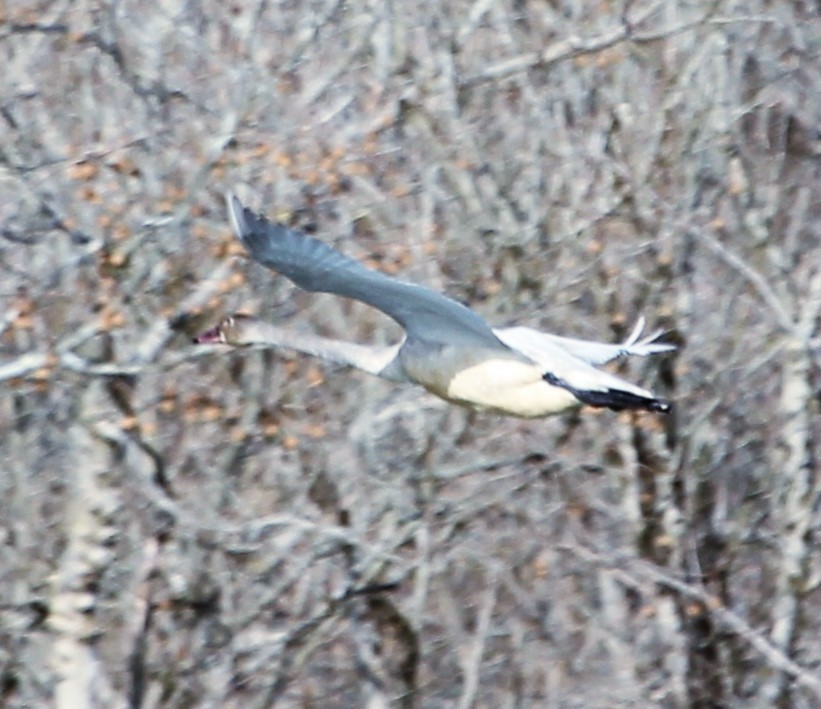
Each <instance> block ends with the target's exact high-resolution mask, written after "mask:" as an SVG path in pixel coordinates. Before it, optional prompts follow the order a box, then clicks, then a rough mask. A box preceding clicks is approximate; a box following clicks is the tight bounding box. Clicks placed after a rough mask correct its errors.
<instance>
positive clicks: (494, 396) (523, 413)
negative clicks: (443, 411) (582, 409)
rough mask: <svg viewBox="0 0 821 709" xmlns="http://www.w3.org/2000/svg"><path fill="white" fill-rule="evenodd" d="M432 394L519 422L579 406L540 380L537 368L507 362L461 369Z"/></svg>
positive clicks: (554, 387) (524, 363)
mask: <svg viewBox="0 0 821 709" xmlns="http://www.w3.org/2000/svg"><path fill="white" fill-rule="evenodd" d="M434 393H437V394H439V395H440V396H442V395H444V397H445V398H447V399H449V400H451V401H454V402H457V403H460V404H464V405H466V406H471V407H474V408H478V409H490V410H493V411H498V412H501V413H505V414H509V415H512V416H520V417H522V418H540V417H543V416H550V415H551V414H557V413H559V412H561V411H565V410H567V409H569V408H573V407H576V406H578V405H579V400H578V399H577V398H576V397H575V396H573V394H571V393H570V392H569V391H567V390H566V389H562V388H561V387H556V386H552V385H550V384H548V383H547V382H546V381H544V379H542V371H541V368H540V367H538V366H535V365H533V364H528V363H527V362H517V361H516V360H511V359H491V360H487V361H485V362H481V363H480V364H476V365H473V366H472V367H468V368H467V369H463V370H462V371H460V372H459V373H458V374H457V375H456V376H454V377H453V378H452V379H451V380H450V382H449V383H448V385H447V390H446V392H438V391H435V392H434Z"/></svg>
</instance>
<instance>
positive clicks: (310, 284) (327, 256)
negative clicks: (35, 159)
mask: <svg viewBox="0 0 821 709" xmlns="http://www.w3.org/2000/svg"><path fill="white" fill-rule="evenodd" d="M227 203H228V213H229V215H230V218H231V223H232V225H233V228H234V231H235V232H236V234H237V236H238V237H239V239H240V241H242V243H243V244H244V245H245V248H246V249H248V252H249V253H250V254H251V257H252V258H253V259H254V260H255V261H259V262H260V263H261V264H263V265H265V266H267V267H268V268H271V269H273V270H274V271H276V272H277V273H281V274H282V275H283V276H285V277H286V278H288V279H290V280H291V281H293V282H294V283H295V284H296V285H298V286H299V287H300V288H303V289H305V290H307V291H314V292H323V293H334V294H335V295H341V296H344V297H347V298H353V299H354V300H359V301H361V302H363V303H367V304H368V305H371V306H373V307H375V308H377V309H379V310H381V311H382V312H383V313H385V314H386V315H388V316H390V317H391V318H393V319H394V320H396V322H398V323H399V324H400V325H401V326H402V327H403V328H404V329H405V331H406V332H407V336H408V339H415V340H420V341H424V342H429V343H431V344H443V345H445V344H447V345H454V344H458V345H466V346H472V347H475V346H481V347H485V348H494V349H503V350H508V347H507V346H506V345H504V344H503V343H502V342H501V341H500V340H499V339H498V338H497V337H496V335H494V334H493V330H492V329H491V328H490V326H488V325H487V323H485V321H484V320H482V318H481V317H479V315H477V314H476V313H474V312H473V311H472V310H470V309H469V308H467V307H465V306H464V305H462V304H461V303H458V302H457V301H455V300H452V299H451V298H448V297H447V296H444V295H441V294H439V293H436V292H435V291H432V290H430V289H429V288H424V287H422V286H418V285H414V284H411V283H404V282H402V281H399V280H397V279H395V278H391V277H390V276H386V275H385V274H383V273H379V272H378V271H373V270H371V269H369V268H366V267H365V266H363V265H362V264H361V263H359V262H358V261H355V260H354V259H352V258H349V257H348V256H345V255H344V254H342V253H340V252H339V251H337V250H336V249H334V248H331V247H330V246H328V245H327V244H324V243H322V242H321V241H317V240H316V239H313V238H311V237H310V236H307V235H305V234H302V233H301V232H298V231H295V230H293V229H289V228H288V227H285V226H282V225H280V224H274V223H272V222H270V221H268V220H267V219H266V218H265V217H263V216H261V215H258V214H255V213H254V212H252V211H251V210H250V209H248V208H247V207H244V206H243V205H242V203H241V202H240V201H239V200H238V199H237V198H236V197H235V196H234V195H231V194H229V195H228V197H227Z"/></svg>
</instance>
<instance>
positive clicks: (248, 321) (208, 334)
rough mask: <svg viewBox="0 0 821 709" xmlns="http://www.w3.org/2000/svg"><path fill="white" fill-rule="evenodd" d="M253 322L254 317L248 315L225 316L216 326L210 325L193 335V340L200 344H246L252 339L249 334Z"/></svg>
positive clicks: (254, 320)
mask: <svg viewBox="0 0 821 709" xmlns="http://www.w3.org/2000/svg"><path fill="white" fill-rule="evenodd" d="M255 322H257V320H256V318H252V317H251V316H250V315H242V314H237V315H232V316H231V317H228V318H225V320H223V321H222V322H221V323H220V324H219V325H217V326H216V327H212V328H211V329H210V330H206V331H205V332H203V333H202V334H201V335H198V336H197V337H195V338H194V342H196V343H197V344H200V345H206V344H207V345H211V344H224V345H247V344H249V343H250V342H252V341H253V340H252V339H251V338H249V335H250V334H252V330H253V325H254V323H255Z"/></svg>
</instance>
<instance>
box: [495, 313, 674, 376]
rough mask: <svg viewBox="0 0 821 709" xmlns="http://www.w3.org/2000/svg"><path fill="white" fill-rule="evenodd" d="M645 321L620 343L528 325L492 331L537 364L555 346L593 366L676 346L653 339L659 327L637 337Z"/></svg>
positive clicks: (657, 335)
mask: <svg viewBox="0 0 821 709" xmlns="http://www.w3.org/2000/svg"><path fill="white" fill-rule="evenodd" d="M644 324H645V323H644V318H643V317H641V318H639V320H638V322H637V323H636V325H635V326H634V327H633V331H632V332H631V333H630V336H629V337H628V338H627V339H626V340H625V341H624V342H622V343H621V344H608V343H604V342H592V341H590V340H577V339H574V338H572V337H561V336H559V335H551V334H549V333H547V332H539V331H538V330H533V329H531V328H529V327H507V328H497V329H495V330H494V331H493V332H494V333H495V334H496V336H497V337H498V338H499V339H500V340H501V341H502V342H504V343H505V344H506V345H508V346H509V347H511V348H512V349H514V350H518V351H519V352H521V353H522V354H524V355H525V356H527V357H529V358H530V359H532V360H533V361H535V362H538V363H539V364H543V363H544V362H543V360H545V359H547V360H550V358H552V357H555V356H556V354H555V353H556V348H557V347H559V348H561V349H563V350H565V351H566V352H568V353H570V354H571V355H573V356H574V357H577V358H578V359H581V360H583V361H584V362H587V363H588V364H594V365H598V364H605V363H606V362H610V361H611V360H614V359H618V358H619V357H626V356H628V355H635V356H638V357H646V356H647V355H652V354H658V353H660V352H670V351H671V350H674V349H676V346H675V345H671V344H668V343H665V342H655V340H656V339H657V338H658V337H659V336H661V335H662V334H663V331H662V330H656V331H655V332H653V333H652V334H650V335H648V336H646V337H643V338H641V339H639V337H641V333H642V331H643V330H644Z"/></svg>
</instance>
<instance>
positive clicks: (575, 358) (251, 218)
mask: <svg viewBox="0 0 821 709" xmlns="http://www.w3.org/2000/svg"><path fill="white" fill-rule="evenodd" d="M227 204H228V214H229V216H230V220H231V225H232V227H233V229H234V231H235V232H236V235H237V236H238V237H239V239H240V241H241V242H242V243H243V245H244V246H245V248H246V249H247V250H248V253H249V254H250V255H251V258H253V259H254V260H255V261H258V262H259V263H261V264H263V265H265V266H267V267H268V268H270V269H272V270H274V271H276V272H277V273H280V274H282V275H283V276H285V277H286V278H288V279H290V280H291V281H293V282H294V283H295V284H296V285H297V286H299V287H300V288H303V289H304V290H306V291H313V292H318V291H321V292H325V293H333V294H335V295H339V296H344V297H346V298H352V299H354V300H359V301H361V302H363V303H367V304H368V305H371V306H373V307H374V308H377V309H378V310H381V311H382V312H383V313H385V314H386V315H388V316H389V317H391V318H393V319H394V320H395V321H396V322H397V323H399V325H401V326H402V328H403V329H404V330H405V337H404V338H403V339H402V341H401V342H399V343H398V344H395V345H392V346H385V347H378V346H365V345H359V344H354V343H349V342H343V341H340V340H331V339H328V338H324V337H317V336H313V335H307V334H301V333H296V332H291V331H288V330H283V329H281V328H279V327H276V326H274V325H271V324H269V323H266V322H263V321H261V320H258V319H257V318H253V317H249V316H246V315H234V316H232V317H229V318H227V319H225V320H223V321H222V322H221V323H220V324H219V325H218V326H217V327H214V328H212V329H210V330H208V331H206V332H204V333H202V334H201V335H200V336H199V337H197V338H196V339H195V341H196V342H199V343H225V344H229V345H236V346H240V345H269V346H277V347H287V348H289V349H293V350H297V351H299V352H304V353H308V354H312V355H316V356H319V357H322V358H324V359H328V360H330V361H333V362H338V363H340V364H345V365H349V366H352V367H356V368H358V369H362V370H364V371H366V372H369V373H371V374H375V375H377V376H380V377H383V378H385V379H389V380H391V381H395V382H412V383H415V384H420V385H422V386H423V387H424V388H425V389H427V390H428V391H429V392H431V393H433V394H435V395H436V396H439V397H441V398H442V399H445V400H447V401H449V402H452V403H454V404H459V405H462V406H467V407H470V408H473V409H477V410H482V411H492V412H496V413H500V414H506V415H509V416H519V417H522V418H541V417H545V416H550V415H552V414H557V413H560V412H562V411H566V410H568V409H572V408H576V407H578V406H581V405H582V404H588V405H590V406H595V407H607V408H609V409H613V410H615V411H621V410H623V409H643V410H646V411H658V412H662V413H666V412H668V411H669V410H670V403H669V402H668V401H666V400H665V399H662V398H660V397H657V396H655V395H654V394H653V393H652V392H650V391H648V390H646V389H642V388H641V387H638V386H635V385H634V384H631V383H630V382H627V381H625V380H624V379H622V378H620V377H617V376H616V375H614V374H611V373H609V372H606V371H603V370H601V369H597V368H596V365H602V364H605V363H606V362H610V361H611V360H614V359H617V358H619V357H625V356H628V355H637V356H641V357H644V356H646V355H652V354H657V353H661V352H669V351H670V350H673V349H675V346H674V345H671V344H667V343H662V342H657V341H656V340H657V338H658V337H659V335H661V332H660V331H658V332H654V333H652V334H651V335H649V336H646V337H641V335H642V331H643V330H644V318H639V321H638V322H637V323H636V326H635V327H634V328H633V331H632V332H631V333H630V336H629V337H628V338H627V339H626V340H625V341H624V342H622V343H620V344H605V343H599V342H589V341H586V340H577V339H573V338H569V337H560V336H558V335H550V334H547V333H544V332H539V331H537V330H533V329H531V328H527V327H505V328H492V327H490V326H489V325H488V324H487V323H486V322H485V321H484V320H483V319H482V318H481V317H480V316H479V315H478V314H476V313H475V312H473V311H472V310H470V309H469V308H467V307H466V306H464V305H462V304H461V303H459V302H457V301H455V300H453V299H451V298H448V297H447V296H445V295H442V294H440V293H437V292H435V291H433V290H430V289H429V288H425V287H423V286H419V285H414V284H411V283H405V282H403V281H400V280H398V279H396V278H392V277H390V276H387V275H385V274H383V273H380V272H378V271H374V270H372V269H369V268H367V267H365V266H363V265H362V264H361V263H359V262H358V261H355V260H354V259H352V258H349V257H347V256H345V255H344V254H342V253H340V252H339V251H337V250H336V249H334V248H331V247H330V246H328V245H327V244H324V243H322V242H321V241H318V240H317V239H314V238H312V237H310V236H307V235H305V234H302V233H301V232H298V231H295V230H293V229H290V228H288V227H286V226H283V225H280V224H275V223H272V222H270V221H268V220H267V219H266V218H265V217H264V216H262V215H260V214H255V213H254V212H252V211H251V210H250V209H248V208H247V207H244V206H243V205H242V203H241V202H240V201H239V200H238V199H237V198H236V197H235V196H234V195H233V194H229V195H228V196H227Z"/></svg>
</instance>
